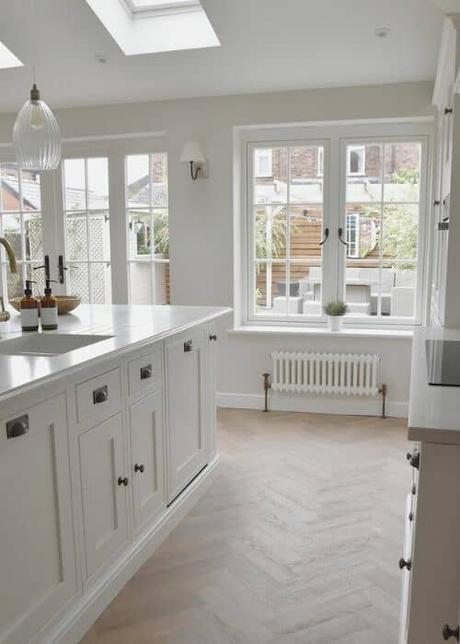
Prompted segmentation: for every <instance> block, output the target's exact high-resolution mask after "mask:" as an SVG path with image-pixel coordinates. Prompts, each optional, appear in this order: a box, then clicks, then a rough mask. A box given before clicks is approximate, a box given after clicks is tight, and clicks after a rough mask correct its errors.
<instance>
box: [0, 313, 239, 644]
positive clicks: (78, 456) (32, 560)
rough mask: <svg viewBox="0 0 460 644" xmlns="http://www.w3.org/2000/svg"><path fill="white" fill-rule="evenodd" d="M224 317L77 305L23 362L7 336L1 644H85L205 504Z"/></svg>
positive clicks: (6, 331)
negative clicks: (78, 344)
mask: <svg viewBox="0 0 460 644" xmlns="http://www.w3.org/2000/svg"><path fill="white" fill-rule="evenodd" d="M228 312H229V309H224V308H211V307H188V306H187V307H185V306H184V307H180V306H161V307H160V306H157V307H155V306H81V307H80V308H79V309H78V310H77V311H76V312H75V313H74V314H72V315H68V316H62V317H60V318H59V325H60V326H59V330H58V331H57V332H48V333H46V334H43V335H42V336H40V337H39V338H38V339H37V338H32V340H30V341H29V340H27V343H28V344H29V345H30V346H32V345H33V344H35V347H34V348H33V352H34V353H35V354H32V353H28V354H27V355H13V352H18V351H19V350H23V351H29V350H30V346H29V348H27V347H26V345H25V344H23V349H21V346H20V345H21V343H23V342H25V340H24V341H23V340H15V338H19V337H20V336H21V333H20V329H19V323H18V318H17V317H16V318H14V319H13V320H12V321H10V322H9V323H4V324H1V325H0V546H1V555H0V643H1V644H26V643H31V642H33V643H35V644H38V643H44V642H50V643H51V642H54V643H56V644H57V643H67V642H68V643H70V642H73V643H75V642H78V641H79V639H80V638H81V637H82V636H83V634H84V633H85V631H86V630H87V629H88V628H89V626H90V625H91V624H92V623H93V622H94V620H95V619H96V618H97V616H98V615H99V614H100V612H101V611H102V610H103V609H104V608H105V607H106V606H107V605H108V603H109V602H110V601H111V600H112V599H113V598H114V597H115V595H116V594H117V593H118V592H119V591H120V589H121V588H122V587H123V585H124V584H125V583H126V582H127V581H128V580H129V578H130V577H131V576H132V575H133V574H134V573H135V572H136V570H137V569H138V568H139V566H141V565H142V563H143V562H144V561H145V560H146V559H147V558H148V557H149V556H150V555H151V554H152V553H153V552H154V550H155V548H156V547H157V546H158V545H159V544H160V543H161V541H162V540H163V539H164V538H165V537H166V536H167V534H168V533H169V532H170V531H171V530H172V529H173V528H174V527H175V526H176V525H177V523H178V522H179V521H180V520H181V518H182V517H183V516H184V515H185V513H186V512H187V511H188V510H189V509H190V508H191V507H192V505H193V504H194V503H195V502H196V501H197V500H198V498H199V496H200V495H201V494H202V493H203V492H204V491H205V489H206V487H207V486H208V485H209V483H210V481H211V480H212V475H213V474H214V472H215V471H216V466H217V463H218V456H217V455H216V447H215V366H214V361H215V355H214V354H215V349H214V347H215V345H216V339H217V336H216V330H215V320H216V319H217V318H218V317H220V316H222V315H224V314H226V313H228ZM56 333H57V334H59V337H56V335H55V334H56ZM68 334H69V335H72V336H74V337H73V338H70V339H69V338H67V335H68ZM27 335H28V336H29V337H30V335H31V334H27ZM45 335H46V337H45ZM77 335H78V336H81V335H87V336H103V337H104V339H102V340H101V341H98V342H94V340H95V339H99V338H94V337H92V338H91V341H92V344H90V345H88V346H84V347H82V348H78V349H76V350H73V351H68V352H64V353H61V354H59V355H53V351H62V350H63V349H64V348H65V347H66V346H67V344H68V343H69V342H70V344H69V346H71V344H72V342H71V341H72V340H78V338H77V337H76V336H77ZM50 337H51V340H50ZM9 341H11V344H9ZM82 341H84V339H83V340H82ZM37 346H40V347H41V348H39V349H37ZM10 352H11V353H12V355H8V354H9V353H10ZM37 352H38V353H40V352H41V353H42V355H38V354H37Z"/></svg>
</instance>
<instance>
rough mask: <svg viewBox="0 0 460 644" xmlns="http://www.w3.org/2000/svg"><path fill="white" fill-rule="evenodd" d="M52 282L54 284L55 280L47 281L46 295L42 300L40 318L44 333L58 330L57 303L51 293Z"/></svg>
mask: <svg viewBox="0 0 460 644" xmlns="http://www.w3.org/2000/svg"><path fill="white" fill-rule="evenodd" d="M50 282H54V280H46V288H45V295H44V296H43V297H42V298H41V300H40V318H41V322H42V329H43V331H54V330H56V329H57V328H58V310H57V302H56V298H55V297H54V296H53V294H52V292H51V286H50Z"/></svg>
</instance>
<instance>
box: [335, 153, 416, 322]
mask: <svg viewBox="0 0 460 644" xmlns="http://www.w3.org/2000/svg"><path fill="white" fill-rule="evenodd" d="M356 149H357V146H354V145H347V156H348V158H350V154H351V151H353V150H356ZM360 149H364V157H365V158H366V159H367V160H368V161H367V168H366V172H365V174H364V175H363V176H362V177H361V178H360V179H359V180H357V179H356V178H350V177H348V179H347V186H346V204H345V210H346V221H347V242H348V243H349V245H348V247H347V259H346V267H345V295H346V301H347V303H348V308H349V311H350V313H351V314H355V315H357V316H376V317H378V318H381V317H390V316H393V317H399V318H414V316H415V297H416V285H417V256H418V245H419V244H418V241H419V220H420V171H421V155H422V149H421V144H420V143H419V142H407V141H398V142H395V143H393V142H384V143H372V144H368V145H365V146H360ZM351 221H354V222H356V223H354V224H351ZM348 233H349V234H350V237H348Z"/></svg>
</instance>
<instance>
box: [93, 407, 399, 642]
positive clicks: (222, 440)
mask: <svg viewBox="0 0 460 644" xmlns="http://www.w3.org/2000/svg"><path fill="white" fill-rule="evenodd" d="M218 438H219V450H220V452H221V453H222V455H223V457H224V462H223V465H222V467H221V473H220V475H219V477H218V480H217V482H216V484H215V485H214V487H213V488H212V489H211V490H210V491H209V492H208V493H207V494H206V495H205V496H204V497H203V498H202V500H201V501H200V502H199V503H198V505H197V506H196V507H195V509H194V510H193V511H192V512H191V513H190V514H189V515H188V517H187V518H186V519H185V520H184V521H183V522H182V523H181V524H180V525H179V526H178V528H176V530H175V531H174V532H173V533H172V534H171V535H170V536H169V538H168V539H167V540H166V541H165V542H164V544H163V545H162V546H161V547H160V549H159V550H158V551H157V552H156V553H155V555H154V556H153V557H152V558H151V559H150V560H149V561H148V562H147V563H146V564H145V565H144V566H143V567H142V568H141V570H140V571H139V572H138V573H137V575H136V576H135V577H133V579H132V580H131V581H130V582H129V583H128V585H127V586H126V587H125V588H124V589H123V590H122V592H121V593H120V594H119V596H118V597H117V598H116V599H115V601H114V602H113V603H112V604H111V605H110V606H109V607H108V608H107V610H106V611H105V612H104V613H103V614H102V615H101V617H100V618H99V620H98V621H97V622H96V624H95V625H94V626H93V628H92V629H91V630H90V632H89V633H88V634H87V636H86V637H85V638H84V639H83V640H82V642H83V643H84V644H147V643H149V644H275V643H276V644H300V643H302V644H332V643H335V644H396V643H397V640H398V636H397V633H398V621H399V596H400V575H401V573H400V571H399V569H398V559H399V557H400V556H401V552H402V543H403V514H404V505H405V495H406V494H407V491H408V489H409V487H410V472H409V468H408V466H407V464H406V462H405V452H406V450H407V447H408V443H407V441H406V429H405V423H404V422H403V421H400V420H392V419H388V420H381V419H378V418H363V417H344V416H326V415H317V414H314V415H313V414H298V413H295V414H294V413H284V412H283V413H281V412H270V413H269V414H264V413H262V412H256V411H240V410H223V411H220V413H219V435H218Z"/></svg>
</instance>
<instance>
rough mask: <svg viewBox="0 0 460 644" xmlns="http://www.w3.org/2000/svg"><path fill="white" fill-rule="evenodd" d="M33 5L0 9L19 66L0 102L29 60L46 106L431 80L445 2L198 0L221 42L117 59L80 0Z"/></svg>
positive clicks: (6, 79)
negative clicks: (378, 32)
mask: <svg viewBox="0 0 460 644" xmlns="http://www.w3.org/2000/svg"><path fill="white" fill-rule="evenodd" d="M110 1H112V2H117V1H118V0H107V2H110ZM31 2H32V0H15V1H14V2H4V3H3V6H2V20H1V23H0V41H2V42H3V43H4V44H5V45H6V46H7V47H9V48H10V49H11V50H12V52H13V53H14V54H16V56H18V57H19V58H20V59H21V60H22V61H23V62H24V63H25V66H24V67H21V68H15V69H3V70H0V88H1V91H0V111H15V110H17V109H18V107H19V106H20V105H21V104H22V103H23V102H24V101H25V99H26V97H27V93H28V90H29V89H30V85H31V79H32V69H31V64H32V62H33V61H34V60H35V62H36V70H37V80H38V85H39V87H40V89H41V92H42V97H43V98H44V99H45V100H46V101H47V102H48V103H49V104H50V105H51V106H52V107H68V106H82V105H104V104H108V103H125V102H131V101H143V100H159V99H166V98H183V97H192V96H213V95H223V94H239V93H252V92H265V91H282V90H289V89H305V88H312V87H332V86H348V85H364V84H365V85H367V84H380V83H394V82H404V81H418V80H428V79H433V78H434V74H435V68H436V60H437V52H438V48H439V42H440V36H441V29H442V12H441V7H442V0H384V1H382V0H346V1H344V0H202V4H203V6H204V8H205V10H206V12H207V14H208V16H209V18H210V20H211V22H212V24H213V26H214V29H215V31H216V33H217V36H218V38H219V39H220V41H221V43H222V46H221V47H218V48H210V49H198V50H190V51H177V52H169V53H160V54H148V55H141V56H125V55H124V54H123V53H122V52H121V50H120V49H119V48H118V46H117V45H116V44H115V42H114V41H113V40H112V38H111V36H110V35H109V33H108V32H107V31H106V30H105V28H104V27H103V25H102V24H101V23H100V22H99V20H98V18H97V17H96V16H95V14H94V13H93V11H92V10H91V9H90V7H89V6H88V4H87V3H86V2H85V0H35V7H36V8H35V10H34V17H33V18H32V14H31ZM24 16H28V20H25V19H24ZM377 27H387V28H389V29H391V32H390V34H389V35H388V36H387V37H386V38H382V39H379V38H377V37H376V36H375V33H374V32H375V29H376V28H377ZM98 55H102V56H104V57H105V58H106V59H107V62H106V63H105V64H103V63H101V62H98V61H97V60H96V57H97V56H98Z"/></svg>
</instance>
